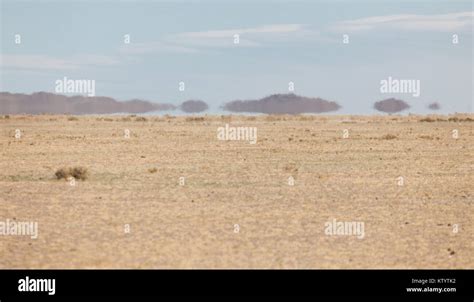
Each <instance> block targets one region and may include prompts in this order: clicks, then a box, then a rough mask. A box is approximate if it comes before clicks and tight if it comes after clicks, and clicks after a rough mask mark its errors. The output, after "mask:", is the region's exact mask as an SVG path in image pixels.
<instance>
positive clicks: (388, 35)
mask: <svg viewBox="0 0 474 302" xmlns="http://www.w3.org/2000/svg"><path fill="white" fill-rule="evenodd" d="M1 5H2V21H1V23H2V29H1V32H2V38H1V61H0V66H1V79H0V90H1V91H7V92H11V93H26V94H31V93H33V92H38V91H46V92H51V93H55V90H54V89H55V81H57V80H58V79H62V78H63V77H67V78H69V79H75V80H80V79H90V80H94V81H95V83H96V84H95V86H96V88H95V93H96V95H97V96H107V97H112V98H115V99H117V100H120V101H125V100H130V99H143V100H148V101H151V102H155V103H171V104H174V105H179V104H181V103H182V102H184V101H186V100H190V99H200V100H203V101H204V102H206V103H207V104H209V107H210V109H209V111H207V112H208V113H211V112H220V110H219V107H220V106H222V105H223V104H224V103H226V102H229V101H233V100H237V99H240V100H247V99H260V98H263V97H265V96H268V95H271V94H275V93H288V92H289V91H288V88H289V82H293V83H294V93H295V94H298V95H302V96H307V97H320V98H322V99H325V100H329V101H335V102H337V103H338V104H340V105H341V106H342V108H341V109H340V110H338V111H336V112H335V113H336V114H373V113H376V111H375V110H374V109H373V103H374V102H376V101H380V100H383V99H387V98H391V97H394V98H397V99H401V100H404V101H406V102H407V103H409V104H410V106H411V108H410V109H409V110H407V111H406V113H419V114H426V113H440V114H446V113H454V112H472V111H473V108H474V105H473V104H474V99H473V92H472V89H473V85H472V82H473V75H472V69H473V58H472V50H473V46H472V45H473V39H472V25H473V21H472V20H473V8H472V3H471V1H417V2H404V1H402V2H400V1H378V2H374V1H358V2H349V1H338V2H336V3H331V5H329V3H327V2H325V1H316V2H309V1H255V2H247V1H239V2H236V1H226V2H225V3H221V2H215V1H203V2H199V3H197V2H195V1H180V2H178V3H172V2H167V1H152V2H145V1H127V2H121V3H110V2H109V3H108V2H104V1H99V2H97V3H96V2H94V3H93V5H91V2H90V1H74V2H72V3H69V2H68V3H61V2H60V1H41V2H33V1H20V2H13V1H9V0H2V1H1ZM105 17H106V18H107V19H106V20H107V21H105ZM235 34H237V35H239V37H238V40H239V41H238V42H239V43H238V44H236V43H235V36H234V35H235ZM15 35H21V43H19V44H16V43H15V37H16V36H15ZM125 35H129V42H130V43H129V44H126V43H125ZM344 35H347V39H348V40H347V41H348V43H347V44H345V43H343V40H344V39H346V37H344ZM453 35H457V39H458V43H457V44H454V43H453ZM390 77H391V78H394V79H398V80H417V81H419V82H420V95H419V97H415V96H413V94H412V93H381V91H380V89H381V81H383V80H387V79H389V78H390ZM180 82H183V83H184V90H183V91H180V90H179V85H180V84H179V83H180ZM66 95H70V94H66ZM433 102H437V103H439V104H440V105H441V109H440V110H438V111H431V110H429V109H427V108H426V107H427V105H428V104H430V103H433Z"/></svg>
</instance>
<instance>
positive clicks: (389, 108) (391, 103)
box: [374, 98, 410, 113]
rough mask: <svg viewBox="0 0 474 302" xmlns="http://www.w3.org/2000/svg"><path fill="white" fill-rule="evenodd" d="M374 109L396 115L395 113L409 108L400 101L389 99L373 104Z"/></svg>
mask: <svg viewBox="0 0 474 302" xmlns="http://www.w3.org/2000/svg"><path fill="white" fill-rule="evenodd" d="M374 108H375V109H377V110H378V111H381V112H386V113H396V112H400V111H403V110H405V109H408V108H410V105H408V104H407V103H405V102H404V101H402V100H397V99H394V98H390V99H386V100H382V101H379V102H375V104H374Z"/></svg>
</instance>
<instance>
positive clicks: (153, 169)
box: [148, 168, 158, 173]
mask: <svg viewBox="0 0 474 302" xmlns="http://www.w3.org/2000/svg"><path fill="white" fill-rule="evenodd" d="M148 172H150V173H156V172H158V169H157V168H150V169H148Z"/></svg>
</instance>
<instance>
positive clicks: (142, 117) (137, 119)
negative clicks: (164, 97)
mask: <svg viewBox="0 0 474 302" xmlns="http://www.w3.org/2000/svg"><path fill="white" fill-rule="evenodd" d="M146 121H148V120H147V119H146V117H144V116H139V117H137V118H135V122H146Z"/></svg>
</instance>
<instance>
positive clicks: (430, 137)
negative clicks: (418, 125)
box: [418, 135, 434, 140]
mask: <svg viewBox="0 0 474 302" xmlns="http://www.w3.org/2000/svg"><path fill="white" fill-rule="evenodd" d="M418 137H419V138H422V139H431V140H432V139H434V138H433V137H432V136H431V135H420V136H418Z"/></svg>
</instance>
